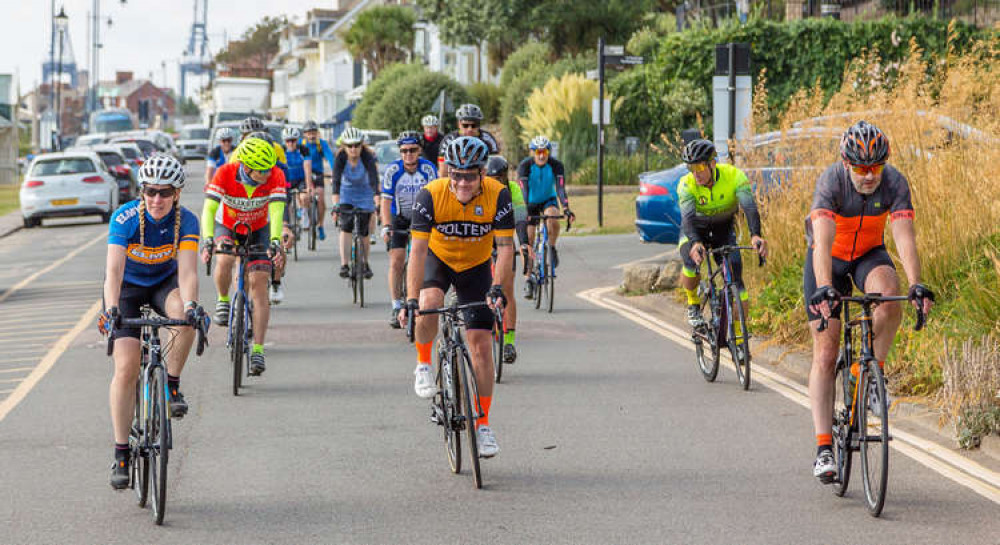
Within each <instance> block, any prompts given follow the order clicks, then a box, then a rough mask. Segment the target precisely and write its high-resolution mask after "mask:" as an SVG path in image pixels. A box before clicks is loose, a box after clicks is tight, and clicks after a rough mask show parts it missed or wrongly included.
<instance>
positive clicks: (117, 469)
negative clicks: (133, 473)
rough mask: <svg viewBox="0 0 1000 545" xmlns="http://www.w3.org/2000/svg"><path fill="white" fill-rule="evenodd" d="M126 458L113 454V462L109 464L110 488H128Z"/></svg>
mask: <svg viewBox="0 0 1000 545" xmlns="http://www.w3.org/2000/svg"><path fill="white" fill-rule="evenodd" d="M128 470H129V467H128V458H119V457H117V456H115V462H114V464H112V465H111V488H114V489H115V490H122V489H124V488H128V481H129V474H128V473H129V471H128Z"/></svg>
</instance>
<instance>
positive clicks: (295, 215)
mask: <svg viewBox="0 0 1000 545" xmlns="http://www.w3.org/2000/svg"><path fill="white" fill-rule="evenodd" d="M299 193H301V191H300V190H299V188H297V187H293V188H291V189H289V190H288V221H289V228H290V229H291V231H292V235H293V236H294V237H295V239H294V241H293V242H292V259H294V260H295V261H298V260H299V239H300V238H301V237H302V218H301V217H300V214H302V211H301V210H300V209H299Z"/></svg>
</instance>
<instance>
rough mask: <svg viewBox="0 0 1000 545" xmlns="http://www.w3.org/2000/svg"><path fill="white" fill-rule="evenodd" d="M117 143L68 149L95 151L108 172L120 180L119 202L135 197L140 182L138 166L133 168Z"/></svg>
mask: <svg viewBox="0 0 1000 545" xmlns="http://www.w3.org/2000/svg"><path fill="white" fill-rule="evenodd" d="M118 146H119V145H117V144H102V145H99V146H93V147H89V148H86V147H83V148H81V147H77V148H70V149H69V150H67V151H88V150H89V151H94V152H96V153H97V155H98V156H99V157H100V158H101V161H103V162H104V166H106V167H107V168H108V172H110V173H111V175H112V176H114V177H115V180H116V181H117V182H118V202H126V201H130V200H132V199H134V198H135V197H136V195H137V192H136V188H137V186H138V182H137V179H136V173H137V171H138V167H136V168H135V169H133V168H132V165H131V164H130V163H129V160H128V158H126V157H125V153H124V152H123V151H122V150H121V148H120V147H118Z"/></svg>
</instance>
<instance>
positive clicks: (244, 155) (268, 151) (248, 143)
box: [236, 138, 278, 170]
mask: <svg viewBox="0 0 1000 545" xmlns="http://www.w3.org/2000/svg"><path fill="white" fill-rule="evenodd" d="M236 159H237V160H238V161H239V162H241V163H243V164H244V165H245V166H246V167H247V168H249V169H250V170H269V169H272V168H274V165H276V164H277V163H278V156H277V154H275V152H274V145H273V144H271V143H270V142H268V141H267V140H264V139H261V138H247V139H246V140H244V141H243V142H241V143H240V147H239V149H237V150H236Z"/></svg>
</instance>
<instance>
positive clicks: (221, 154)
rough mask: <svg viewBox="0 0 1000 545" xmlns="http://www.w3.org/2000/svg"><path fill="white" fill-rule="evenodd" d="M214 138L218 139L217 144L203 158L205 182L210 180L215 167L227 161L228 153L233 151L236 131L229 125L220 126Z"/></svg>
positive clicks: (213, 174)
mask: <svg viewBox="0 0 1000 545" xmlns="http://www.w3.org/2000/svg"><path fill="white" fill-rule="evenodd" d="M216 138H217V139H218V140H219V145H218V146H215V148H214V149H212V151H211V152H209V154H208V157H206V158H205V183H206V184H207V183H208V182H211V181H212V176H215V169H217V168H219V167H221V166H222V165H224V164H226V163H227V162H228V161H229V157H230V155H232V153H233V147H234V145H233V142H234V141H235V140H236V131H234V130H233V129H230V128H229V127H222V128H221V129H219V132H218V133H216Z"/></svg>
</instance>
